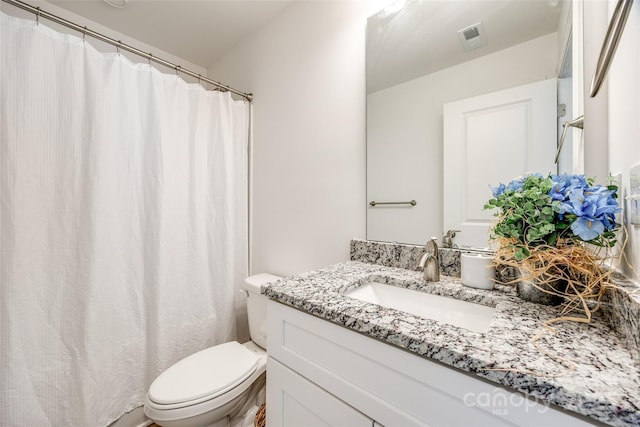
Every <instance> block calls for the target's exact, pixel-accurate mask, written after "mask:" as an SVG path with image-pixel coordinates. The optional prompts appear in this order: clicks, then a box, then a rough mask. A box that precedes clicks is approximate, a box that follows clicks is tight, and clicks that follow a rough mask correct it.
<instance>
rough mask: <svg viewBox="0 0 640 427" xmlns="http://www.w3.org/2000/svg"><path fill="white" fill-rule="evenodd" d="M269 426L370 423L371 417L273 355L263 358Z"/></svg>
mask: <svg viewBox="0 0 640 427" xmlns="http://www.w3.org/2000/svg"><path fill="white" fill-rule="evenodd" d="M267 371H268V372H269V376H268V377H267V408H268V409H267V425H268V426H269V427H300V426H305V427H326V426H332V427H372V426H373V420H372V419H370V418H368V417H366V416H365V415H363V414H362V413H360V412H358V411H356V410H355V409H354V408H352V407H351V406H349V405H347V404H346V403H344V402H343V401H341V400H339V399H337V398H336V397H334V396H333V395H331V394H329V393H328V392H327V391H325V390H323V389H321V388H320V387H318V386H316V385H315V384H313V383H312V382H310V381H308V380H306V379H305V378H303V377H301V376H300V375H298V374H296V373H295V372H293V371H292V370H290V369H289V368H287V367H286V366H284V365H282V364H280V363H279V362H277V361H276V360H274V359H273V358H271V357H270V358H269V359H268V362H267Z"/></svg>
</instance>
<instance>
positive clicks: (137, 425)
mask: <svg viewBox="0 0 640 427" xmlns="http://www.w3.org/2000/svg"><path fill="white" fill-rule="evenodd" d="M151 424H153V421H151V420H150V419H149V418H147V416H146V415H145V414H144V411H143V410H142V406H140V407H138V408H136V409H134V410H133V411H131V412H128V413H126V414H124V415H123V416H121V417H120V418H119V419H117V420H116V421H114V422H113V423H111V424H110V425H109V427H147V426H149V425H151Z"/></svg>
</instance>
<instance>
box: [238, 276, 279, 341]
mask: <svg viewBox="0 0 640 427" xmlns="http://www.w3.org/2000/svg"><path fill="white" fill-rule="evenodd" d="M279 279H281V277H280V276H275V275H273V274H269V273H261V274H254V275H253V276H249V277H247V278H246V279H245V281H244V283H245V289H246V290H247V317H248V318H249V334H250V335H251V341H253V342H254V343H256V344H258V345H259V346H260V347H262V348H264V349H266V348H267V297H265V296H264V295H262V294H261V293H260V287H261V286H263V285H266V284H268V283H272V282H275V281H276V280H279Z"/></svg>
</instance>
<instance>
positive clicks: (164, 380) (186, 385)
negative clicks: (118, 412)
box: [147, 341, 264, 410]
mask: <svg viewBox="0 0 640 427" xmlns="http://www.w3.org/2000/svg"><path fill="white" fill-rule="evenodd" d="M260 362H262V363H260ZM261 364H262V365H264V361H263V360H261V357H260V356H258V355H257V354H256V353H255V352H254V351H251V350H249V349H248V348H247V347H246V346H244V345H242V344H240V343H238V342H236V341H232V342H228V343H224V344H220V345H217V346H214V347H209V348H207V349H204V350H201V351H199V352H197V353H194V354H192V355H191V356H189V357H187V358H185V359H182V360H181V361H179V362H177V363H176V364H175V365H173V366H171V367H170V368H169V369H167V370H166V371H165V372H163V373H162V374H160V376H159V377H158V378H156V380H155V381H154V382H153V384H151V387H150V388H149V392H148V394H147V403H148V404H149V406H151V407H153V408H155V409H159V410H169V409H178V408H184V407H186V406H193V405H197V404H199V403H202V402H206V401H209V400H214V399H216V398H218V397H221V396H224V395H225V394H229V396H224V397H227V398H229V399H231V398H233V397H234V396H233V395H236V394H239V393H241V392H242V391H243V390H244V389H245V388H246V387H239V385H241V384H242V383H243V382H245V381H246V380H247V379H248V378H250V377H255V375H254V374H256V371H257V370H258V368H259V365H261ZM260 370H261V371H263V370H264V366H261V369H260ZM260 373H261V372H258V375H259V374H260ZM248 385H250V383H249V384H248ZM234 389H237V390H235V391H236V392H235V393H234ZM224 400H227V399H224Z"/></svg>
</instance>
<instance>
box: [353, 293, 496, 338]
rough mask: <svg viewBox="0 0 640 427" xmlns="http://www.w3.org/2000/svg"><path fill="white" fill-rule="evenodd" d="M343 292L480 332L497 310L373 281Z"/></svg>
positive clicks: (374, 302)
mask: <svg viewBox="0 0 640 427" xmlns="http://www.w3.org/2000/svg"><path fill="white" fill-rule="evenodd" d="M344 295H345V296H348V297H351V298H355V299H359V300H361V301H365V302H369V303H373V304H378V305H381V306H383V307H388V308H393V309H396V310H400V311H404V312H406V313H411V314H414V315H416V316H420V317H424V318H427V319H432V320H437V321H439V322H444V323H448V324H450V325H454V326H459V327H461V328H465V329H469V330H471V331H475V332H480V333H484V332H487V331H488V330H489V326H490V325H491V320H492V319H493V315H494V314H495V312H496V309H495V308H493V307H487V306H484V305H480V304H475V303H472V302H467V301H461V300H457V299H454V298H447V297H443V296H440V295H432V294H428V293H425V292H420V291H414V290H412V289H406V288H400V287H398V286H393V285H387V284H386V283H379V282H374V281H372V282H368V283H366V284H364V285H362V286H359V287H357V288H354V289H351V290H349V291H347V292H345V293H344Z"/></svg>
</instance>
